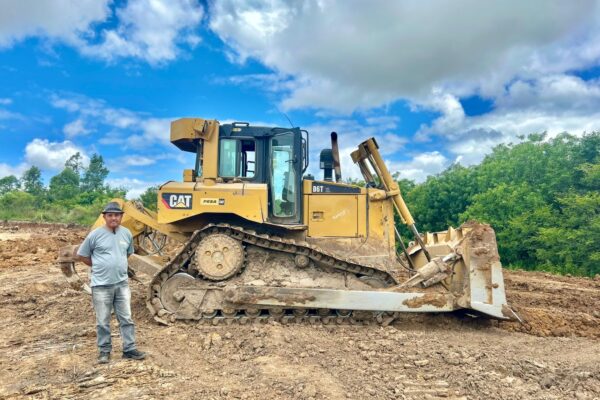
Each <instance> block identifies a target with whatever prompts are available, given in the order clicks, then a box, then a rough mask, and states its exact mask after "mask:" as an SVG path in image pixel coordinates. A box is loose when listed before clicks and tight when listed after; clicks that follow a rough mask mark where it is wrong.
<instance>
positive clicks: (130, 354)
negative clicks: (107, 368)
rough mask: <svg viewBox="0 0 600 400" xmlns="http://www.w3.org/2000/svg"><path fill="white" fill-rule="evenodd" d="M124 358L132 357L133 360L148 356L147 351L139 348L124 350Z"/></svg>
mask: <svg viewBox="0 0 600 400" xmlns="http://www.w3.org/2000/svg"><path fill="white" fill-rule="evenodd" d="M123 358H131V359H132V360H143V359H144V358H146V353H142V352H141V351H139V350H138V349H133V350H129V351H124V352H123Z"/></svg>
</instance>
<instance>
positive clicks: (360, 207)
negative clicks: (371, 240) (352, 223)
mask: <svg viewBox="0 0 600 400" xmlns="http://www.w3.org/2000/svg"><path fill="white" fill-rule="evenodd" d="M357 200H358V204H357V211H358V216H357V223H358V236H360V237H366V236H367V217H368V214H369V210H367V196H366V195H365V194H361V195H359V196H357Z"/></svg>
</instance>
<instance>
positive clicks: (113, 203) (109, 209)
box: [102, 201, 124, 214]
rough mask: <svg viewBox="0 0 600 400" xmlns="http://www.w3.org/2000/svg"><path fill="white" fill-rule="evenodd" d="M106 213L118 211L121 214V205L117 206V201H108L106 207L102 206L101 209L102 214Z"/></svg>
mask: <svg viewBox="0 0 600 400" xmlns="http://www.w3.org/2000/svg"><path fill="white" fill-rule="evenodd" d="M106 213H120V214H123V213H124V211H123V210H121V206H119V203H117V202H116V201H111V202H110V203H108V204H107V205H106V207H104V210H103V211H102V214H106Z"/></svg>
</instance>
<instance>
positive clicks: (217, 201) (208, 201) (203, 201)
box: [200, 198, 225, 206]
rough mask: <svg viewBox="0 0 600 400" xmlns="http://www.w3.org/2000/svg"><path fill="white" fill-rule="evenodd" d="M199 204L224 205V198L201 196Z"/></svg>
mask: <svg viewBox="0 0 600 400" xmlns="http://www.w3.org/2000/svg"><path fill="white" fill-rule="evenodd" d="M200 204H201V205H203V206H224V205H225V199H217V198H203V199H200Z"/></svg>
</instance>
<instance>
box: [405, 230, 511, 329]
mask: <svg viewBox="0 0 600 400" xmlns="http://www.w3.org/2000/svg"><path fill="white" fill-rule="evenodd" d="M423 239H424V240H423V241H424V243H425V246H426V247H427V249H428V250H429V252H430V253H431V255H432V257H438V259H439V258H441V259H444V257H448V255H451V254H452V255H456V256H457V257H451V259H452V261H451V263H450V264H449V265H448V267H449V269H448V271H449V272H448V274H447V275H448V277H447V278H445V279H444V280H443V281H441V283H442V284H443V285H444V286H445V287H446V288H448V290H449V291H450V292H452V293H454V294H455V295H456V299H457V300H456V301H457V304H458V305H459V306H460V307H462V308H467V309H472V310H476V311H478V312H480V313H483V314H485V315H488V316H491V317H494V318H498V319H512V318H515V314H514V312H513V311H512V310H511V309H510V308H509V307H508V304H507V302H506V293H505V291H504V279H503V276H502V264H501V263H500V256H499V254H498V245H497V244H496V235H495V233H494V230H493V229H492V227H491V226H489V225H487V224H480V223H477V222H474V221H469V222H467V223H465V224H463V225H462V226H461V227H459V228H457V229H453V228H449V229H448V230H446V231H443V232H435V233H430V232H428V233H426V234H425V235H424V237H423ZM408 252H409V254H410V257H411V258H412V260H413V263H414V264H415V265H417V275H418V274H419V271H420V270H421V268H422V270H423V271H424V270H427V268H426V267H427V266H428V264H429V265H431V262H429V263H428V261H427V259H426V257H425V256H424V254H422V252H421V248H420V246H419V245H413V246H411V247H410V248H409V249H408ZM409 280H414V277H413V278H410V279H409ZM407 282H408V281H407ZM405 283H406V282H405Z"/></svg>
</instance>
